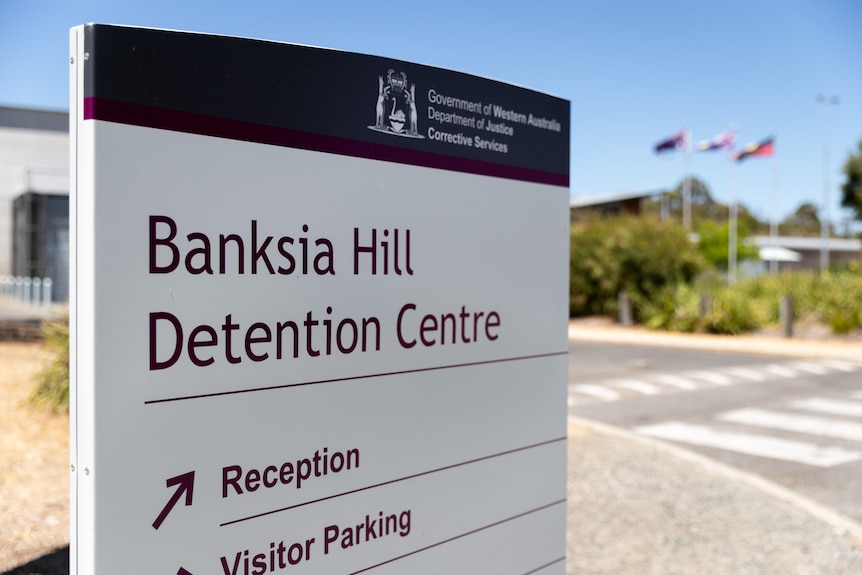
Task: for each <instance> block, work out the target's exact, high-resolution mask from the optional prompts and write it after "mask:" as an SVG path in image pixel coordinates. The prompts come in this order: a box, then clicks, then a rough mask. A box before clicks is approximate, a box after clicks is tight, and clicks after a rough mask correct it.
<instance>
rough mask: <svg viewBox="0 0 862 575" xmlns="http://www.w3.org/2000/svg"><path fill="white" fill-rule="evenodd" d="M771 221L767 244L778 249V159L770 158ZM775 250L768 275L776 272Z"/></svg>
mask: <svg viewBox="0 0 862 575" xmlns="http://www.w3.org/2000/svg"><path fill="white" fill-rule="evenodd" d="M770 203H771V204H772V220H771V221H770V222H769V240H770V241H769V243H770V244H771V245H772V247H773V248H777V247H778V205H777V204H778V158H777V157H775V155H773V156H772V200H771V201H770ZM776 252H777V250H773V254H772V259H771V260H769V273H772V274H774V273H777V272H778V260H777V259H775V258H776V257H777V255H776Z"/></svg>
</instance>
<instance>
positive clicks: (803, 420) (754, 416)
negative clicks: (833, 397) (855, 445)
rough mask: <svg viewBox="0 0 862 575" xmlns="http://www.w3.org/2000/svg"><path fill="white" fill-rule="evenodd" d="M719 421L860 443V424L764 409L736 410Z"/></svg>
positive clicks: (721, 417)
mask: <svg viewBox="0 0 862 575" xmlns="http://www.w3.org/2000/svg"><path fill="white" fill-rule="evenodd" d="M716 419H718V420H719V421H726V422H730V423H740V424H743V425H751V426H756V427H765V428H768V429H780V430H783V431H792V432H795V433H804V434H806V435H818V436H821V437H833V438H836V439H847V440H849V441H859V442H862V423H856V422H853V421H840V420H836V419H829V418H824V417H816V416H811V415H799V414H788V413H780V412H776V411H768V410H765V409H755V408H746V409H737V410H735V411H728V412H726V413H721V414H719V415H718V417H717V418H716Z"/></svg>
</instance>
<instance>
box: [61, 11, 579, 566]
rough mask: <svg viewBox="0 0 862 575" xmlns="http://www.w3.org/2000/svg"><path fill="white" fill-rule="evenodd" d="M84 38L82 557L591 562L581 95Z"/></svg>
mask: <svg viewBox="0 0 862 575" xmlns="http://www.w3.org/2000/svg"><path fill="white" fill-rule="evenodd" d="M71 40H72V82H71V85H72V102H71V112H72V118H73V120H72V124H73V125H72V129H73V142H74V145H73V152H72V154H73V181H74V189H73V194H72V214H71V220H72V222H73V223H72V228H73V236H74V258H73V259H74V270H73V271H74V281H73V293H74V296H73V302H72V314H73V317H72V322H73V327H72V329H73V334H74V348H73V382H72V383H73V386H72V387H73V389H72V402H73V407H72V414H73V422H72V462H73V466H72V492H73V493H72V500H73V514H72V515H73V517H72V522H73V524H72V545H71V549H72V569H71V571H72V573H81V574H83V573H87V574H89V573H95V574H108V573H110V574H116V573H124V574H135V573H140V574H147V575H153V574H158V573H164V574H170V575H174V574H177V575H201V574H219V575H222V574H224V575H263V574H269V573H295V574H300V573H301V574H310V573H319V574H322V573H326V574H334V573H344V574H348V573H379V574H387V573H456V572H458V573H495V574H500V573H513V574H525V573H563V572H564V564H565V561H564V553H565V552H564V549H565V493H566V485H565V461H566V459H565V457H566V456H565V453H566V450H565V436H566V429H565V412H566V401H565V397H566V390H565V388H566V365H567V360H566V352H567V340H566V324H567V306H568V295H567V294H568V282H567V278H568V261H567V257H568V140H569V105H568V102H566V101H564V100H560V99H558V98H553V97H550V96H547V95H543V94H538V93H535V92H531V91H528V90H524V89H522V88H517V87H513V86H510V85H506V84H502V83H499V82H493V81H490V80H485V79H480V78H476V77H473V76H468V75H465V74H460V73H456V72H451V71H447V70H441V69H437V68H429V67H425V66H419V65H415V64H409V63H405V62H401V61H396V60H389V59H384V58H376V57H371V56H363V55H358V54H350V53H343V52H334V51H329V50H322V49H316V48H307V47H300V46H294V45H286V44H278V43H270V42H262V41H252V40H243V39H237V38H226V37H215V36H206V35H195V34H186V33H177V32H167V31H154V30H146V29H136V28H122V27H113V26H101V25H88V26H85V27H80V28H76V29H74V30H73V31H72V34H71Z"/></svg>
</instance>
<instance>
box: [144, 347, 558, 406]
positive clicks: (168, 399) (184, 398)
mask: <svg viewBox="0 0 862 575" xmlns="http://www.w3.org/2000/svg"><path fill="white" fill-rule="evenodd" d="M568 353H569V352H568V350H567V351H557V352H552V353H539V354H536V355H524V356H519V357H505V358H501V359H489V360H485V361H472V362H468V363H455V364H451V365H438V366H434V367H420V368H417V369H405V370H402V371H389V372H382V373H370V374H366V375H355V376H348V377H334V378H331V379H320V380H316V381H303V382H300V383H286V384H283V385H270V386H267V387H254V388H251V389H237V390H234V391H217V392H213V393H201V394H197V395H184V396H180V397H166V398H163V399H150V400H147V401H145V402H144V405H155V404H159V403H170V402H173V401H187V400H190V399H205V398H209V397H222V396H226V395H238V394H240V393H254V392H258V391H274V390H276V389H290V388H293V387H305V386H309V385H320V384H323V383H337V382H343V381H353V380H359V379H371V378H374V377H391V376H393V375H407V374H411V373H423V372H426V371H438V370H442V369H456V368H459V367H473V366H477V365H490V364H494V363H504V362H509V361H525V360H529V359H541V358H545V357H554V356H559V355H567V354H568Z"/></svg>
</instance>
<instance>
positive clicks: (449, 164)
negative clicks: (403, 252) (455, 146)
mask: <svg viewBox="0 0 862 575" xmlns="http://www.w3.org/2000/svg"><path fill="white" fill-rule="evenodd" d="M84 119H85V120H104V121H106V122H116V123H119V124H130V125H133V126H143V127H146V128H158V129H161V130H171V131H174V132H186V133H189V134H199V135H202V136H214V137H217V138H229V139H231V140H242V141H246V142H256V143H259V144H269V145H273V146H284V147H288V148H298V149H301V150H311V151H315V152H327V153H330V154H339V155H342V156H352V157H356V158H367V159H371V160H382V161H385V162H395V163H397V164H409V165H413V166H423V167H426V168H438V169H441V170H449V171H453V172H463V173H468V174H477V175H480V176H493V177H497V178H505V179H509V180H520V181H524V182H533V183H537V184H548V185H552V186H564V187H568V186H569V175H568V174H557V173H553V172H546V171H543V170H534V169H530V168H521V167H518V166H508V165H504V164H496V163H493V162H485V161H482V160H473V159H469V158H461V157H458V156H449V155H446V154H439V153H436V152H425V151H421V150H410V149H406V148H399V147H396V146H387V145H384V144H374V143H371V142H363V141H360V140H352V139H349V138H341V137H338V136H327V135H324V134H316V133H314V132H303V131H299V130H292V129H290V128H281V127H277V126H267V125H263V124H254V123H251V122H243V121H240V120H230V119H227V118H219V117H214V116H206V115H203V114H195V113H193V112H182V111H178V110H167V109H165V108H159V107H156V106H145V105H142V104H132V103H128V102H120V101H117V100H109V99H106V98H95V97H90V98H84Z"/></svg>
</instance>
